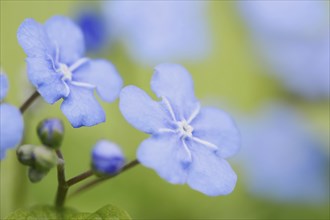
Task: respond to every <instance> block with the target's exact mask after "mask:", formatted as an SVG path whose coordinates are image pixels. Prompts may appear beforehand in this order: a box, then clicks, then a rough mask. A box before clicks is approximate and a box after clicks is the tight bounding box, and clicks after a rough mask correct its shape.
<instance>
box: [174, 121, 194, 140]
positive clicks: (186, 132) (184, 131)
mask: <svg viewBox="0 0 330 220" xmlns="http://www.w3.org/2000/svg"><path fill="white" fill-rule="evenodd" d="M177 125H178V128H179V129H178V130H179V132H180V134H181V135H182V136H183V138H186V137H190V138H191V137H192V136H193V135H192V132H193V131H194V128H193V127H192V126H190V125H189V124H188V122H187V121H186V120H183V121H178V122H177Z"/></svg>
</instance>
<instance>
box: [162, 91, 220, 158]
mask: <svg viewBox="0 0 330 220" xmlns="http://www.w3.org/2000/svg"><path fill="white" fill-rule="evenodd" d="M162 100H163V103H164V104H165V107H166V109H167V111H168V112H169V113H170V116H171V120H172V122H173V124H175V125H176V126H177V128H176V129H174V128H160V129H159V130H158V132H160V133H176V134H179V135H180V139H181V141H182V144H183V147H184V149H185V150H186V152H187V154H188V156H189V158H190V159H191V158H192V157H191V152H190V149H189V147H188V145H187V143H186V139H187V138H189V139H191V140H192V141H194V142H196V143H199V144H201V145H203V146H205V147H207V148H209V149H211V150H214V151H216V150H218V147H217V146H216V145H215V144H213V143H211V142H208V141H206V140H203V139H201V138H198V137H196V136H194V135H193V131H194V128H193V127H192V126H191V125H190V123H192V121H193V120H194V119H195V118H196V117H197V115H198V114H199V112H200V106H199V105H198V106H197V107H196V109H194V111H193V112H192V113H191V115H190V117H189V118H188V120H186V119H183V120H182V119H181V120H180V121H179V120H178V119H177V117H176V115H175V113H174V110H173V108H172V106H171V104H170V102H169V100H168V99H167V98H166V97H162Z"/></svg>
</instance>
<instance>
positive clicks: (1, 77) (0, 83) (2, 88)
mask: <svg viewBox="0 0 330 220" xmlns="http://www.w3.org/2000/svg"><path fill="white" fill-rule="evenodd" d="M8 87H9V84H8V78H7V76H6V75H5V74H4V73H2V72H0V101H2V99H4V98H5V97H6V95H7V92H8Z"/></svg>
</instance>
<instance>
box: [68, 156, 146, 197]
mask: <svg viewBox="0 0 330 220" xmlns="http://www.w3.org/2000/svg"><path fill="white" fill-rule="evenodd" d="M139 164H140V162H139V161H138V160H137V159H135V160H133V161H131V162H130V163H128V164H126V165H125V166H124V167H123V169H122V170H121V171H120V172H119V173H116V174H114V175H111V176H105V177H100V178H98V179H94V180H92V181H90V182H89V183H87V184H85V185H83V186H82V187H80V188H78V189H77V190H76V191H75V192H73V193H72V194H71V195H70V197H72V196H74V195H77V194H78V193H80V192H82V191H85V190H87V189H89V188H91V187H93V186H95V185H97V184H99V183H101V182H104V181H105V180H109V179H112V178H113V177H116V176H118V175H119V174H122V173H123V172H125V171H127V170H129V169H131V168H133V167H135V166H136V165H139Z"/></svg>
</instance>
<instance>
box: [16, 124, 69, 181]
mask: <svg viewBox="0 0 330 220" xmlns="http://www.w3.org/2000/svg"><path fill="white" fill-rule="evenodd" d="M37 133H38V136H39V139H40V141H41V142H42V145H41V146H36V145H31V144H28V145H22V146H20V147H19V148H18V149H17V151H16V154H17V158H18V160H19V161H20V162H21V163H22V164H23V165H26V166H28V167H29V172H28V177H29V179H30V181H31V182H33V183H36V182H39V181H40V180H42V178H43V177H44V176H46V174H47V173H48V172H49V171H50V170H51V169H52V168H53V167H55V166H56V165H57V164H58V158H57V156H56V153H55V150H56V149H59V147H60V146H61V143H62V140H63V134H64V126H63V123H62V122H61V121H60V120H59V119H45V120H43V121H41V122H40V123H39V125H38V127H37Z"/></svg>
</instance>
